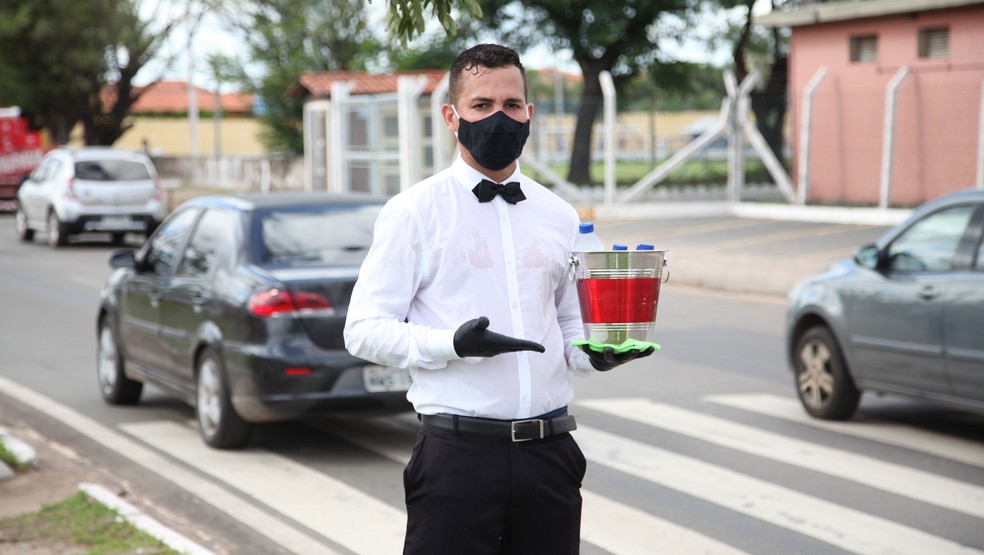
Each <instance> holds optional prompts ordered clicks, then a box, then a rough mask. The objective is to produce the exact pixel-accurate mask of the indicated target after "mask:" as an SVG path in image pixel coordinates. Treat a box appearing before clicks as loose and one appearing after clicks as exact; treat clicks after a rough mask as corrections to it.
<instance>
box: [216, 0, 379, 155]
mask: <svg viewBox="0 0 984 555" xmlns="http://www.w3.org/2000/svg"><path fill="white" fill-rule="evenodd" d="M227 15H228V16H229V18H230V21H231V24H232V26H233V27H236V28H239V29H241V30H242V31H243V35H244V36H245V38H246V41H247V43H248V46H249V58H250V60H252V61H253V62H255V63H258V64H260V65H262V66H263V69H264V75H263V77H262V78H260V79H259V80H257V81H254V80H252V79H250V78H249V77H247V76H246V75H245V74H241V75H240V76H239V80H240V81H241V82H242V83H243V84H244V85H245V86H246V87H247V88H248V89H250V90H252V91H254V92H256V93H258V94H259V95H260V96H261V97H262V99H263V103H264V104H265V106H266V109H267V113H266V114H265V115H264V116H263V117H262V121H263V123H264V124H265V125H266V131H265V132H264V133H263V134H262V136H261V139H262V140H263V142H264V145H265V146H266V148H267V149H268V150H271V151H274V152H282V151H287V152H291V153H300V152H303V151H304V141H303V123H302V121H303V105H304V104H303V100H302V99H298V98H289V97H288V96H287V94H286V92H287V91H288V90H289V89H290V88H291V86H292V85H294V84H295V83H296V82H297V80H298V79H299V78H300V76H301V74H302V73H304V72H314V71H338V70H362V69H365V68H366V66H367V64H368V63H369V62H370V61H371V60H372V59H373V58H374V57H375V56H376V55H377V53H378V52H379V51H380V50H382V48H383V46H382V44H380V42H379V41H378V40H376V39H374V38H372V33H371V32H370V28H369V27H370V24H371V23H372V22H370V21H369V17H368V12H367V11H366V5H365V4H364V3H363V2H362V1H361V0H314V1H312V0H254V1H249V2H242V3H240V4H238V5H236V6H235V10H234V11H233V12H231V13H229V14H227Z"/></svg>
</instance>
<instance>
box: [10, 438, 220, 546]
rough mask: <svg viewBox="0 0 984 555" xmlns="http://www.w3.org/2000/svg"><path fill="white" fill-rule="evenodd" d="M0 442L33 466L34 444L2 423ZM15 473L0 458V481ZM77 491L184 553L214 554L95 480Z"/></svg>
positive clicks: (82, 485) (34, 462)
mask: <svg viewBox="0 0 984 555" xmlns="http://www.w3.org/2000/svg"><path fill="white" fill-rule="evenodd" d="M0 445H3V446H4V447H5V448H6V449H7V450H8V451H10V452H11V453H12V454H13V455H14V457H15V459H17V462H18V463H19V464H25V465H30V466H37V452H36V451H35V450H34V448H33V447H31V446H30V445H29V444H27V443H26V442H24V441H23V440H21V439H18V438H17V437H15V436H13V435H11V434H10V432H9V431H8V430H7V429H6V428H3V427H0ZM15 476H16V472H15V471H14V470H13V469H12V468H10V467H9V465H7V464H6V463H5V462H3V461H0V482H3V481H4V480H5V479H12V478H14V477H15ZM79 491H81V492H82V493H84V494H85V495H86V496H88V497H89V499H92V500H93V501H95V502H97V503H100V504H102V505H103V506H105V507H107V508H109V509H111V510H114V511H116V512H117V513H118V514H119V515H120V516H121V517H122V518H124V519H126V521H127V522H129V523H130V524H132V525H133V526H134V527H135V528H137V529H139V530H141V531H143V532H144V533H146V534H148V535H150V536H151V537H153V538H155V539H157V540H159V541H161V543H163V544H164V545H166V546H168V547H169V548H171V549H173V550H175V551H177V552H178V553H183V554H184V555H214V554H213V553H212V552H211V551H209V550H208V549H205V548H204V547H202V546H201V545H199V544H197V543H195V542H194V541H192V540H190V539H188V538H187V537H186V536H183V535H181V534H179V533H178V532H176V531H174V530H172V529H171V528H168V527H167V526H165V525H163V524H161V522H160V521H158V520H156V519H154V518H153V517H150V516H148V515H146V514H144V513H143V512H141V511H140V510H139V509H137V508H136V507H135V506H134V505H132V504H131V503H129V502H127V501H124V500H123V499H122V498H121V497H120V496H118V495H116V494H114V493H113V492H111V491H109V490H108V489H106V488H105V487H103V486H100V485H99V484H92V483H88V482H82V483H80V484H79Z"/></svg>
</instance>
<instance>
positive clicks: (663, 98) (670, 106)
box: [618, 62, 726, 112]
mask: <svg viewBox="0 0 984 555" xmlns="http://www.w3.org/2000/svg"><path fill="white" fill-rule="evenodd" d="M721 71H722V70H721V68H719V67H715V66H712V65H709V64H696V63H692V62H662V63H659V64H654V65H653V66H652V67H651V68H650V70H649V71H648V72H646V73H645V74H644V75H641V76H640V77H639V78H637V79H633V80H631V81H629V82H627V83H626V84H625V86H624V87H623V89H622V91H621V93H622V94H620V95H619V103H618V107H619V110H624V111H649V110H653V109H655V110H659V111H665V112H678V111H683V110H717V109H718V108H720V107H721V99H722V98H724V96H725V95H726V93H725V90H724V80H723V79H722V78H721Z"/></svg>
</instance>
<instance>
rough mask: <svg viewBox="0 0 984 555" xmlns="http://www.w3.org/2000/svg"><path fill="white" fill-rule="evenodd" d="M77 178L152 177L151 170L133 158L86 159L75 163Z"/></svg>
mask: <svg viewBox="0 0 984 555" xmlns="http://www.w3.org/2000/svg"><path fill="white" fill-rule="evenodd" d="M75 177H76V179H86V180H89V181H138V180H142V179H151V175H150V170H148V169H147V165H146V164H144V163H142V162H137V161H133V160H86V161H84V162H76V163H75Z"/></svg>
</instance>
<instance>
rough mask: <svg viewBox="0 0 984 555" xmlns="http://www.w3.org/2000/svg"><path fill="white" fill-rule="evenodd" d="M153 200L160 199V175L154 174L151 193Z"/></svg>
mask: <svg viewBox="0 0 984 555" xmlns="http://www.w3.org/2000/svg"><path fill="white" fill-rule="evenodd" d="M152 198H153V199H154V200H162V199H163V197H162V196H161V178H160V176H157V175H155V176H154V194H153V195H152Z"/></svg>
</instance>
